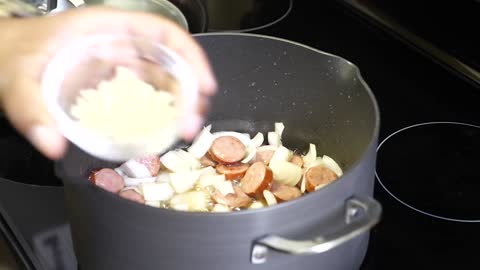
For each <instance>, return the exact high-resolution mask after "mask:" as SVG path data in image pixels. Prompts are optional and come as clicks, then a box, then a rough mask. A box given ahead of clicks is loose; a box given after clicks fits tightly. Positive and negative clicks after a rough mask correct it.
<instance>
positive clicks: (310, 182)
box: [305, 165, 337, 192]
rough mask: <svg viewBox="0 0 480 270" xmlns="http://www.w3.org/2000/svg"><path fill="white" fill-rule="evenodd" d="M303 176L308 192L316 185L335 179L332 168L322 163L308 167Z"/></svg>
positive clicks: (322, 184) (325, 183) (313, 189)
mask: <svg viewBox="0 0 480 270" xmlns="http://www.w3.org/2000/svg"><path fill="white" fill-rule="evenodd" d="M305 177H306V181H307V183H306V187H307V191H308V192H312V191H315V188H316V187H317V186H324V185H327V184H329V183H331V182H333V181H335V179H337V175H336V174H335V173H334V172H333V171H332V170H330V169H329V168H327V167H325V166H322V165H319V166H315V167H312V168H310V169H308V171H307V172H306V173H305Z"/></svg>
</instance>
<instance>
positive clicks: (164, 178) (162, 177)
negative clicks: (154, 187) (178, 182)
mask: <svg viewBox="0 0 480 270" xmlns="http://www.w3.org/2000/svg"><path fill="white" fill-rule="evenodd" d="M156 182H158V183H168V182H170V174H169V173H167V172H161V173H159V174H158V175H157V180H156Z"/></svg>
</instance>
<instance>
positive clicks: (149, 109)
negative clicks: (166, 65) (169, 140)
mask: <svg viewBox="0 0 480 270" xmlns="http://www.w3.org/2000/svg"><path fill="white" fill-rule="evenodd" d="M70 113H71V115H72V116H73V117H74V118H76V119H77V120H78V122H79V124H80V125H81V126H82V127H84V128H86V129H89V130H91V131H93V132H95V133H97V134H99V135H101V136H106V137H108V138H110V139H112V140H114V141H117V142H120V143H134V142H138V141H140V140H145V139H149V138H158V137H159V136H162V134H163V135H165V134H171V133H172V131H173V130H175V121H176V113H177V111H176V108H175V97H174V96H173V95H172V94H171V93H170V92H167V91H163V90H157V89H155V88H154V87H153V86H152V85H150V84H148V83H146V82H144V81H142V80H141V79H140V78H139V77H138V76H137V75H136V74H135V73H134V72H133V71H131V70H129V69H128V68H125V67H117V68H116V72H115V76H114V77H113V78H112V79H111V80H109V81H102V82H100V83H99V84H98V87H97V89H85V90H82V91H80V93H79V96H78V97H77V99H76V102H75V104H73V105H72V106H71V109H70Z"/></svg>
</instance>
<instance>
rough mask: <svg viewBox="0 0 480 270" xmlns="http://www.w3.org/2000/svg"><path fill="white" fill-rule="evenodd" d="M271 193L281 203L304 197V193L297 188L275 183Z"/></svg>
mask: <svg viewBox="0 0 480 270" xmlns="http://www.w3.org/2000/svg"><path fill="white" fill-rule="evenodd" d="M270 191H271V192H272V193H273V195H275V197H276V198H277V200H279V201H290V200H293V199H296V198H298V197H300V196H302V192H301V191H300V189H298V188H297V187H292V186H288V185H284V184H280V183H277V182H275V181H273V183H272V187H270Z"/></svg>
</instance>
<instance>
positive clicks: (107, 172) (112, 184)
mask: <svg viewBox="0 0 480 270" xmlns="http://www.w3.org/2000/svg"><path fill="white" fill-rule="evenodd" d="M88 179H89V180H90V181H91V182H92V183H94V184H95V185H97V186H99V187H101V188H103V189H105V190H106V191H109V192H113V193H118V192H120V190H122V189H123V188H124V187H125V183H124V182H123V177H122V176H121V175H120V174H118V173H117V172H116V171H115V170H113V169H110V168H105V169H101V170H97V171H93V172H92V173H91V174H90V176H89V177H88Z"/></svg>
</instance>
